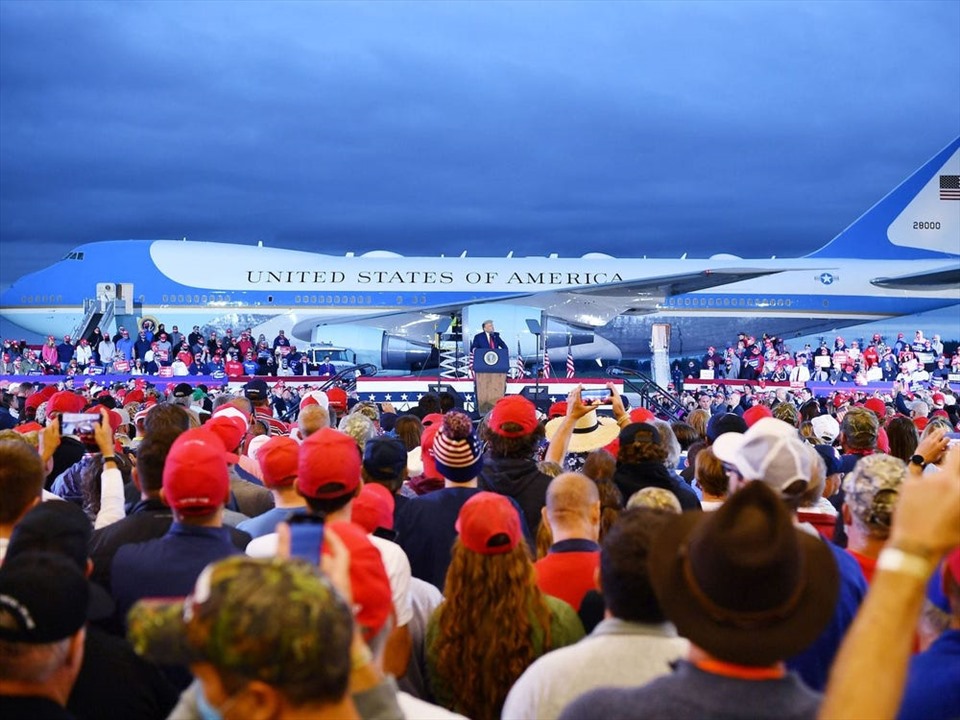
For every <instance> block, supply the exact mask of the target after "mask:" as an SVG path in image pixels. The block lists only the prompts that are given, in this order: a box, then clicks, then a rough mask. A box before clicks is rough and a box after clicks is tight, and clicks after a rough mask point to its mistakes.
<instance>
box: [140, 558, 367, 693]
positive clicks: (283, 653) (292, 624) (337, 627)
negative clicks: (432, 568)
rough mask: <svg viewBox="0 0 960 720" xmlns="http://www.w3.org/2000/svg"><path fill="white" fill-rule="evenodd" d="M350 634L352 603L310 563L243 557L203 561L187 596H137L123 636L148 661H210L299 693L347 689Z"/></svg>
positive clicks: (229, 669)
mask: <svg viewBox="0 0 960 720" xmlns="http://www.w3.org/2000/svg"><path fill="white" fill-rule="evenodd" d="M352 633H353V621H352V617H351V612H350V608H349V607H348V606H347V604H346V603H345V602H344V600H343V599H342V598H341V597H340V595H339V594H338V593H337V591H336V590H335V589H334V588H333V586H332V585H331V584H330V582H329V581H328V580H327V579H326V578H325V577H324V576H323V575H321V574H320V571H319V570H318V569H317V567H316V566H314V565H311V564H310V563H307V562H305V561H303V560H297V559H289V560H288V559H280V558H250V557H246V556H244V555H237V556H233V557H230V558H227V559H225V560H221V561H219V562H215V563H211V564H210V565H208V566H207V567H206V568H205V569H204V570H203V572H202V573H201V574H200V576H199V577H198V578H197V582H196V585H195V586H194V589H193V593H192V594H191V595H190V596H189V597H187V598H186V599H184V600H177V601H170V600H155V599H150V600H141V601H140V602H138V603H137V604H136V605H134V606H133V608H132V609H131V610H130V613H129V615H128V618H127V637H128V639H129V640H130V642H131V644H132V645H133V647H134V650H136V652H137V653H138V654H139V655H142V656H143V657H145V658H147V659H148V660H152V661H154V662H157V663H160V664H167V665H185V664H189V663H192V662H208V663H210V664H211V665H213V666H214V667H216V668H217V669H218V670H221V671H227V672H230V673H233V674H235V675H239V676H241V677H244V678H249V679H251V680H254V679H255V680H261V681H263V682H265V683H267V684H269V685H273V686H276V687H278V688H290V687H293V688H300V690H301V691H303V690H304V688H309V686H310V685H315V686H317V691H318V692H321V686H327V687H330V686H331V684H332V685H333V686H335V687H339V686H340V685H341V684H342V687H343V691H345V689H346V682H347V678H348V677H349V673H350V641H351V637H352ZM325 681H328V682H325ZM306 692H307V694H308V696H309V693H311V692H312V691H311V690H309V689H308V690H306ZM337 692H340V691H337ZM299 694H301V695H302V694H303V692H300V693H299ZM341 694H342V693H341ZM334 696H336V693H334Z"/></svg>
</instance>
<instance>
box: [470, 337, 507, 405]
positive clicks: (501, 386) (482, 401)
mask: <svg viewBox="0 0 960 720" xmlns="http://www.w3.org/2000/svg"><path fill="white" fill-rule="evenodd" d="M509 370H510V351H509V350H504V349H503V348H497V349H495V350H494V349H491V348H477V349H476V350H474V351H473V376H474V389H475V391H476V394H477V412H478V413H480V414H481V415H486V414H487V413H488V412H490V410H492V409H493V406H494V405H496V404H497V400H499V399H500V398H502V397H503V396H504V394H506V392H507V372H508V371H509Z"/></svg>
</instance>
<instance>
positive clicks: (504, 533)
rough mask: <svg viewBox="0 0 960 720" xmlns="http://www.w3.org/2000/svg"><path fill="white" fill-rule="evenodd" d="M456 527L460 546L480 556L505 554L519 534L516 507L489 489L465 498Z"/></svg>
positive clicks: (518, 537)
mask: <svg viewBox="0 0 960 720" xmlns="http://www.w3.org/2000/svg"><path fill="white" fill-rule="evenodd" d="M523 399H524V400H526V398H523ZM528 402H529V401H528ZM456 528H457V532H458V533H460V542H461V543H463V545H464V547H466V548H467V549H468V550H472V551H473V552H475V553H480V554H481V555H502V554H503V553H508V552H510V551H511V550H513V549H514V548H515V547H516V546H517V545H518V544H519V543H520V538H521V537H522V533H521V531H520V515H519V513H518V512H517V509H516V508H515V507H514V506H513V504H512V503H511V502H510V501H509V500H508V499H507V498H506V496H504V495H500V494H498V493H492V492H480V493H477V494H476V495H474V496H473V497H471V498H470V499H469V500H467V502H465V503H464V504H463V507H461V508H460V514H459V515H458V516H457V524H456Z"/></svg>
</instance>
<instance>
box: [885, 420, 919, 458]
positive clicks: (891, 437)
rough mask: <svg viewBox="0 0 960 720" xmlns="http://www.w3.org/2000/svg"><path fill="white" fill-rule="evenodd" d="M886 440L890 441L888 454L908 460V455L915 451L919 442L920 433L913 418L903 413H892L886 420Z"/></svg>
mask: <svg viewBox="0 0 960 720" xmlns="http://www.w3.org/2000/svg"><path fill="white" fill-rule="evenodd" d="M886 430H887V441H888V442H889V443H890V455H893V456H894V457H896V458H900V459H901V460H903V461H904V462H910V457H911V456H912V455H913V454H914V453H915V452H916V451H917V445H918V444H919V443H920V433H918V432H917V426H916V425H914V424H913V420H911V419H910V418H908V417H905V416H903V415H894V416H893V417H892V418H890V419H889V420H888V421H887V425H886Z"/></svg>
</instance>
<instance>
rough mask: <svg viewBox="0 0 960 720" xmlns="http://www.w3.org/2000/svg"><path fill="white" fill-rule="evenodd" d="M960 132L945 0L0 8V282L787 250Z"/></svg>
mask: <svg viewBox="0 0 960 720" xmlns="http://www.w3.org/2000/svg"><path fill="white" fill-rule="evenodd" d="M958 134H960V3H958V2H955V1H953V0H951V1H949V2H922V1H919V0H910V1H909V2H895V1H889V0H887V1H885V2H872V1H871V2H855V1H846V0H845V1H842V2H829V1H826V0H818V1H817V2H797V3H791V2H769V3H765V2H760V1H755V2H742V3H738V2H702V3H701V2H664V3H659V2H582V3H581V2H543V3H535V2H520V3H509V2H483V3H479V2H478V3H467V2H436V1H435V2H425V3H407V2H374V3H362V2H349V3H336V2H301V3H283V2H270V3H257V2H242V3H241V2H202V1H200V0H190V1H189V2H173V1H170V0H164V1H163V2H68V1H65V0H56V1H53V2H43V1H38V0H30V1H22V0H2V2H0V285H4V286H5V285H7V284H9V283H10V282H11V281H12V280H14V279H15V278H16V277H18V276H20V275H22V274H23V273H25V272H28V271H30V270H33V269H36V268H38V267H41V266H44V265H47V264H49V263H50V262H52V261H53V260H55V259H58V258H59V257H60V256H62V255H63V254H64V253H65V252H67V251H68V250H69V249H70V248H71V247H74V246H76V245H78V244H80V243H83V242H90V241H95V240H103V239H118V238H180V237H183V236H186V237H188V238H190V239H194V240H216V241H232V242H239V243H255V242H256V241H257V240H263V241H264V242H265V243H266V244H269V245H275V246H280V247H290V248H298V249H310V250H316V251H326V252H335V253H342V252H345V251H350V250H352V251H364V250H371V249H388V250H394V251H397V252H401V253H404V254H426V255H430V254H439V253H447V254H459V253H460V252H462V251H463V250H467V251H468V252H470V253H471V254H477V255H496V254H501V253H506V252H508V251H510V250H514V251H515V252H517V253H518V254H543V253H548V252H558V253H560V254H561V255H574V256H578V255H580V254H582V253H584V252H587V251H595V252H607V253H611V254H616V255H623V256H641V255H649V256H672V255H677V256H679V255H680V254H681V253H682V252H688V253H689V254H690V255H691V256H693V257H696V256H708V255H710V254H713V253H715V252H731V253H736V254H739V255H742V256H769V255H770V254H774V253H775V254H777V255H781V256H783V255H799V254H803V253H805V252H809V251H812V250H813V249H815V248H816V247H819V246H820V245H822V244H824V243H825V242H827V241H828V240H829V239H830V238H831V237H833V236H834V235H835V234H836V233H837V232H839V231H840V230H842V229H843V228H844V227H845V226H846V225H847V224H848V223H849V222H851V221H853V220H854V219H855V218H856V217H857V216H858V215H859V214H860V213H862V212H863V211H865V210H866V209H868V208H869V207H870V206H871V205H872V204H873V203H874V202H876V201H877V200H878V199H879V198H880V197H882V196H883V195H884V194H885V193H886V192H888V191H889V190H891V189H892V188H893V187H894V186H895V185H896V184H897V183H899V182H900V181H901V180H903V179H904V178H905V177H906V176H907V175H909V174H910V173H911V172H912V171H913V170H914V169H916V168H917V167H918V166H919V165H921V164H922V163H923V162H924V161H926V160H927V159H928V158H929V157H930V156H932V155H933V154H934V153H936V152H937V151H938V150H940V149H941V148H942V147H943V146H945V145H946V144H947V143H949V142H950V141H951V140H952V139H953V138H954V137H956V136H957V135H958ZM105 272H106V271H105ZM97 279H101V278H97ZM102 279H108V278H106V277H104V278H102Z"/></svg>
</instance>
